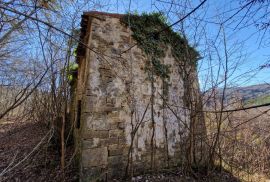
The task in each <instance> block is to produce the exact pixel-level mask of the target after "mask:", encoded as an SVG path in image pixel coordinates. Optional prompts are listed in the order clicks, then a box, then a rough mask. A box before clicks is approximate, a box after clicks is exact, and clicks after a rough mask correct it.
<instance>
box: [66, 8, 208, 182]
mask: <svg viewBox="0 0 270 182" xmlns="http://www.w3.org/2000/svg"><path fill="white" fill-rule="evenodd" d="M165 25H166V24H165V21H164V20H162V17H161V15H158V14H153V15H142V16H137V15H120V14H109V13H102V12H86V13H84V14H83V16H82V22H81V26H82V27H81V37H80V40H81V43H80V44H79V46H78V50H77V62H78V64H79V68H78V74H77V80H76V82H75V83H74V85H73V95H72V97H73V98H72V99H73V102H72V107H71V108H72V112H71V113H72V119H73V121H74V126H75V130H74V136H75V144H76V149H77V150H76V151H77V153H78V155H77V156H78V161H79V165H80V175H81V181H96V180H98V179H101V180H108V181H110V180H111V179H114V178H123V177H127V176H131V175H136V174H142V173H147V172H151V171H158V170H162V169H164V168H172V167H175V166H178V165H186V164H197V165H201V164H203V163H204V161H205V160H204V158H205V157H204V155H205V149H204V145H203V144H204V142H203V138H204V137H202V136H205V127H204V126H205V125H204V120H203V117H202V116H201V113H200V112H198V110H201V103H200V96H199V87H198V79H197V73H196V61H197V59H198V56H199V55H198V53H197V52H196V51H195V50H194V49H193V48H192V47H190V46H189V45H188V44H187V41H185V40H184V39H183V38H182V37H181V36H180V35H179V34H176V33H174V32H173V31H172V30H171V29H166V26H165ZM164 28H165V29H164ZM160 30H162V31H161V32H160ZM198 108H199V109H198Z"/></svg>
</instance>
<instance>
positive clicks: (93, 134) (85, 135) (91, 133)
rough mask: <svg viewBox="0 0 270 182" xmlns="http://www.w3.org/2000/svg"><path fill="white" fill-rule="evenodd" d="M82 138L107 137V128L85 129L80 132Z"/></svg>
mask: <svg viewBox="0 0 270 182" xmlns="http://www.w3.org/2000/svg"><path fill="white" fill-rule="evenodd" d="M82 138H83V139H92V138H100V139H102V138H103V139H104V138H109V131H107V130H101V131H96V130H86V131H84V132H83V134H82Z"/></svg>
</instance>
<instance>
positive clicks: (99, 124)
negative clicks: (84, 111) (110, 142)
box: [86, 113, 110, 130]
mask: <svg viewBox="0 0 270 182" xmlns="http://www.w3.org/2000/svg"><path fill="white" fill-rule="evenodd" d="M86 125H87V128H88V129H90V130H109V129H110V125H109V123H108V122H107V120H106V116H105V115H104V114H100V113H96V114H93V115H89V116H87V117H86Z"/></svg>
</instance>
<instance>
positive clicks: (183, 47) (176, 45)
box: [121, 13, 199, 80]
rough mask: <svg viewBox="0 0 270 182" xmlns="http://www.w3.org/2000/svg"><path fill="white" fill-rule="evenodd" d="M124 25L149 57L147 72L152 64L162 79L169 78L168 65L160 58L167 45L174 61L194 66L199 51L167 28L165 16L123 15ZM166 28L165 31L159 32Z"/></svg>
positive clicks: (156, 73) (155, 72)
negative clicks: (170, 49) (128, 27)
mask: <svg viewBox="0 0 270 182" xmlns="http://www.w3.org/2000/svg"><path fill="white" fill-rule="evenodd" d="M121 22H122V23H123V24H124V25H125V26H129V25H130V28H131V30H132V32H133V35H132V37H133V38H134V39H135V40H136V41H137V43H138V46H139V47H140V48H141V49H142V50H144V52H145V53H146V54H147V55H148V56H149V57H150V58H151V60H150V62H149V61H148V62H147V63H146V66H145V70H146V71H147V72H148V73H149V72H150V71H151V70H152V68H151V65H152V66H153V70H152V71H153V72H154V74H155V75H156V76H158V77H160V78H161V79H162V80H167V79H169V78H170V69H169V65H165V64H163V63H161V61H160V59H162V58H164V57H165V53H166V51H167V49H168V46H171V48H172V54H173V57H174V58H175V60H176V61H179V62H180V61H186V60H188V61H189V62H188V63H189V64H191V65H193V66H196V64H197V60H198V58H199V53H198V52H197V51H196V50H195V49H194V48H193V47H190V46H189V45H188V42H187V41H186V40H185V39H184V38H183V37H181V35H180V34H179V33H176V32H174V31H173V30H172V29H171V28H167V27H168V24H167V21H166V18H165V16H163V15H162V14H160V13H151V14H146V13H143V14H142V15H125V16H123V18H122V19H121ZM165 28H167V29H166V30H165V31H162V32H160V30H163V29H165Z"/></svg>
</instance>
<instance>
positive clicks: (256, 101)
mask: <svg viewBox="0 0 270 182" xmlns="http://www.w3.org/2000/svg"><path fill="white" fill-rule="evenodd" d="M266 103H270V95H264V96H259V97H256V98H253V99H250V100H247V101H246V102H245V105H261V104H266Z"/></svg>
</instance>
